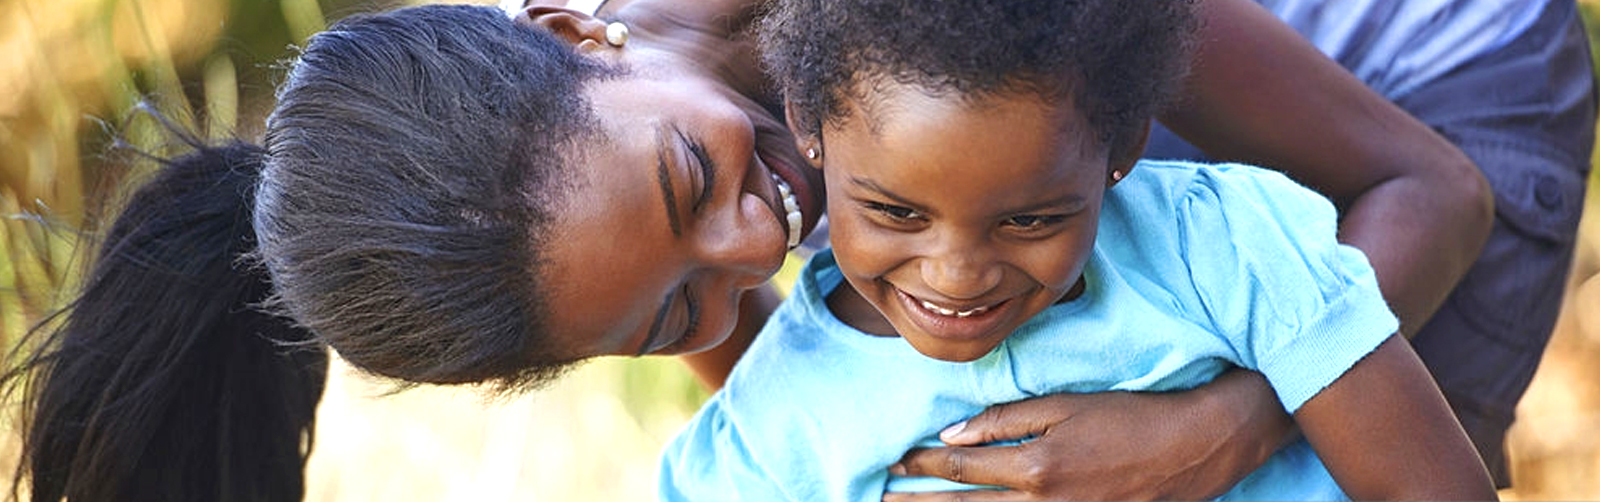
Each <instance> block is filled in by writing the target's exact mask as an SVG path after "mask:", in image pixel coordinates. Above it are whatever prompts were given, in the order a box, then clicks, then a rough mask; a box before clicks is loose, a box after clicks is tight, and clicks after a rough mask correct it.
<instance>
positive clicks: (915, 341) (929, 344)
mask: <svg viewBox="0 0 1600 502" xmlns="http://www.w3.org/2000/svg"><path fill="white" fill-rule="evenodd" d="M906 341H908V342H910V343H911V348H914V349H917V352H918V353H921V354H922V355H924V356H928V357H930V358H933V359H938V360H940V361H946V362H952V363H968V362H972V361H976V360H978V359H982V358H983V356H986V355H989V353H990V352H994V348H995V347H998V346H1000V340H995V341H994V342H992V343H986V342H973V343H962V344H954V343H949V342H945V341H939V340H928V339H926V338H924V337H908V338H907V339H906Z"/></svg>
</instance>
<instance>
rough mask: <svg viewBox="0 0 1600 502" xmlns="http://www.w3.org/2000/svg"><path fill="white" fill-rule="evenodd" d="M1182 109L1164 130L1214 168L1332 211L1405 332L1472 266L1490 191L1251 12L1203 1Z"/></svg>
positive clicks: (1256, 10) (1447, 148)
mask: <svg viewBox="0 0 1600 502" xmlns="http://www.w3.org/2000/svg"><path fill="white" fill-rule="evenodd" d="M1199 6H1200V12H1201V15H1202V17H1203V18H1204V21H1205V22H1204V25H1203V27H1202V36H1201V37H1200V38H1201V43H1200V45H1199V47H1198V48H1197V51H1198V54H1197V59H1196V61H1197V63H1196V65H1195V67H1194V70H1193V72H1192V73H1191V75H1190V77H1189V79H1188V80H1187V81H1186V82H1185V92H1186V98H1185V99H1184V100H1183V101H1182V102H1181V103H1180V104H1179V106H1176V107H1174V108H1172V109H1171V110H1169V111H1168V112H1166V113H1164V114H1163V115H1162V117H1161V120H1162V122H1163V123H1165V124H1166V125H1167V126H1168V127H1170V128H1171V129H1172V130H1173V131H1174V132H1176V133H1178V134H1179V135H1180V136H1182V137H1183V138H1184V139H1186V140H1188V141H1189V142H1190V143H1193V144H1194V145H1196V146H1198V147H1200V148H1201V149H1202V150H1204V151H1205V152H1206V153H1207V154H1208V155H1210V156H1211V157H1212V158H1215V159H1218V160H1230V161H1243V162H1249V163H1253V164H1257V165H1261V166H1266V167H1271V168H1274V169H1278V170H1281V171H1283V172H1285V173H1286V174H1288V175H1289V176H1290V177H1292V178H1294V179H1295V180H1297V181H1299V182H1301V183H1304V184H1306V185H1308V186H1310V187H1311V188H1313V189H1315V190H1317V191H1318V192H1321V193H1322V194H1324V195H1326V196H1328V197H1329V198H1331V199H1333V200H1334V202H1335V203H1336V204H1337V205H1338V206H1339V208H1340V214H1341V225H1340V239H1341V240H1342V241H1343V242H1345V243H1347V244H1351V245H1354V246H1356V247H1358V248H1360V249H1361V250H1362V251H1364V252H1365V253H1366V254H1367V255H1368V257H1369V259H1370V260H1371V262H1372V265H1373V268H1374V269H1375V270H1376V272H1377V276H1378V282H1379V286H1380V287H1381V288H1382V289H1383V293H1384V298H1385V299H1387V300H1388V301H1389V304H1390V306H1391V307H1392V308H1393V309H1394V310H1395V311H1396V313H1397V314H1398V315H1399V316H1400V319H1401V323H1402V329H1403V331H1404V332H1405V333H1413V332H1415V330H1416V329H1417V328H1418V327H1420V326H1421V325H1422V324H1423V323H1424V322H1426V321H1427V319H1428V318H1429V317H1430V316H1431V315H1432V313H1433V311H1434V310H1435V309H1437V308H1438V306H1439V305H1440V303H1441V302H1442V301H1443V300H1444V298H1445V297H1446V296H1447V295H1448V294H1449V292H1450V290H1451V289H1452V288H1453V287H1454V286H1455V284H1456V282H1457V281H1458V280H1460V278H1461V276H1462V274H1463V273H1465V271H1466V269H1467V267H1468V266H1469V265H1471V263H1472V262H1473V260H1475V259H1476V257H1477V255H1478V252H1479V250H1480V248H1481V247H1482V246H1483V243H1484V240H1485V239H1486V238H1487V236H1488V233H1489V230H1490V228H1491V225H1492V224H1493V216H1494V214H1493V213H1494V209H1493V207H1494V206H1493V204H1494V203H1493V196H1492V195H1491V194H1490V191H1489V185H1488V182H1487V181H1486V180H1485V179H1484V178H1483V175H1482V173H1480V172H1479V171H1478V169H1477V166H1475V165H1474V164H1473V163H1472V161H1471V160H1470V159H1469V158H1467V156H1466V154H1464V153H1462V152H1461V150H1460V149H1458V148H1456V147H1455V146H1454V145H1452V144H1450V142H1449V141H1447V140H1446V139H1445V138H1444V137H1442V136H1440V135H1439V134H1437V133H1435V132H1434V131H1433V130H1432V129H1430V128H1429V127H1428V126H1427V125H1425V124H1423V123H1422V122H1420V121H1418V120H1417V119H1415V118H1413V117H1412V116H1410V115H1409V114H1407V113H1406V112H1405V111H1404V110H1401V109H1400V108H1399V107H1397V106H1395V105H1394V104H1393V103H1391V102H1389V101H1388V100H1387V99H1385V98H1384V97H1383V96H1379V95H1378V94H1377V93H1375V92H1373V91H1372V90H1370V89H1368V88H1367V87H1366V85H1365V84H1363V83H1362V82H1361V81H1360V80H1358V79H1356V78H1355V76H1354V75H1351V74H1350V73H1349V72H1347V71H1345V70H1344V69H1343V68H1340V67H1339V66H1338V65H1337V64H1336V63H1334V62H1333V61H1332V60H1329V59H1328V58H1327V57H1326V56H1323V55H1322V54H1321V53H1320V52H1318V51H1317V49H1316V47H1314V46H1312V45H1311V44H1310V43H1309V42H1307V41H1306V40H1305V39H1303V38H1300V36H1299V34H1297V33H1295V32H1294V30H1292V29H1290V28H1289V27H1288V26H1287V25H1284V24H1283V23H1282V22H1280V21H1279V20H1278V19H1277V18H1276V17H1274V16H1273V15H1272V14H1271V13H1270V12H1267V11H1266V10H1264V9H1262V8H1261V7H1260V6H1259V5H1255V4H1254V3H1252V2H1250V1H1248V0H1202V1H1201V2H1200V3H1199Z"/></svg>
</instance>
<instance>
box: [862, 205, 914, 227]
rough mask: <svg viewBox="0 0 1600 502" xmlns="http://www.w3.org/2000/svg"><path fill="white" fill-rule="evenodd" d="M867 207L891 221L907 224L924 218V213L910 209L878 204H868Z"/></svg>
mask: <svg viewBox="0 0 1600 502" xmlns="http://www.w3.org/2000/svg"><path fill="white" fill-rule="evenodd" d="M866 206H867V209H870V210H872V211H875V212H877V213H879V214H882V215H884V216H887V217H889V219H891V220H894V221H899V222H906V221H911V220H915V219H920V218H922V213H918V212H917V211H916V210H913V209H911V208H908V207H901V206H891V205H888V204H881V203H877V202H867V203H866Z"/></svg>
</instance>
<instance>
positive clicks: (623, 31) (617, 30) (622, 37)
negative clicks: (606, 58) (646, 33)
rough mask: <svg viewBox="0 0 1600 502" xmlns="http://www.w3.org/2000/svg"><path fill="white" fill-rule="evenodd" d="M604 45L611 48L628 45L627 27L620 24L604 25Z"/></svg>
mask: <svg viewBox="0 0 1600 502" xmlns="http://www.w3.org/2000/svg"><path fill="white" fill-rule="evenodd" d="M606 43H608V44H611V46H612V47H622V44H626V43H628V25H626V24H622V23H611V24H608V25H606Z"/></svg>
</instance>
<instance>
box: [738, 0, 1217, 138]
mask: <svg viewBox="0 0 1600 502" xmlns="http://www.w3.org/2000/svg"><path fill="white" fill-rule="evenodd" d="M767 9H768V10H767V12H765V15H764V16H763V18H762V20H761V22H760V24H759V26H758V28H757V29H758V30H759V31H758V36H759V40H760V45H761V52H762V60H763V62H764V63H765V65H766V67H767V70H768V71H769V72H770V73H771V74H772V75H773V76H774V79H775V80H776V81H777V82H778V85H779V87H780V88H781V90H782V91H783V94H784V97H785V98H786V99H787V100H788V103H789V107H790V110H789V111H790V113H792V114H793V115H794V117H795V119H796V122H797V124H796V127H798V128H799V129H800V130H797V131H796V133H799V134H808V135H817V134H819V133H820V131H821V128H822V125H823V124H824V123H829V122H832V123H837V121H840V120H843V119H846V118H848V115H849V113H850V112H849V110H850V107H847V106H841V105H843V104H844V103H847V102H848V101H847V100H860V99H865V98H868V97H869V96H870V93H869V91H871V90H872V88H873V87H874V86H876V85H881V84H883V83H890V82H892V83H898V84H909V85H915V86H917V87H921V88H923V89H926V90H928V91H931V92H934V93H955V94H957V95H960V96H962V97H963V98H966V99H972V100H976V99H980V98H984V97H987V96H992V95H994V94H997V93H1005V92H1031V93H1036V94H1038V95H1039V96H1040V97H1042V98H1045V99H1046V100H1052V101H1053V100H1057V99H1062V98H1065V99H1069V100H1070V102H1071V103H1073V104H1074V105H1075V106H1076V107H1077V109H1078V110H1080V112H1081V113H1083V114H1084V118H1085V119H1086V120H1087V121H1088V123H1089V124H1090V126H1091V127H1093V128H1094V129H1095V130H1096V131H1097V136H1098V137H1099V139H1100V140H1101V142H1102V143H1104V144H1105V145H1108V146H1111V147H1112V148H1113V151H1117V150H1116V148H1115V147H1116V146H1117V145H1121V144H1123V143H1124V142H1125V141H1128V138H1129V137H1130V135H1136V134H1137V133H1138V132H1139V130H1140V128H1142V127H1144V126H1145V124H1146V123H1147V121H1148V120H1150V119H1151V118H1152V117H1154V116H1155V114H1156V113H1157V112H1158V111H1159V110H1160V109H1161V108H1162V107H1163V106H1165V105H1166V104H1167V102H1168V101H1169V100H1170V99H1171V98H1172V96H1173V95H1174V94H1175V90H1176V88H1177V87H1178V84H1179V82H1180V80H1181V79H1182V78H1183V76H1184V74H1185V73H1186V71H1187V69H1188V62H1189V52H1190V49H1191V46H1192V45H1193V42H1192V38H1193V33H1194V31H1195V26H1196V23H1197V21H1196V19H1195V15H1194V12H1193V6H1192V5H1191V1H1190V0H1047V1H1018V0H937V1H928V0H774V1H773V2H772V3H771V4H770V5H769V6H768V7H767Z"/></svg>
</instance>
